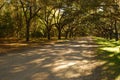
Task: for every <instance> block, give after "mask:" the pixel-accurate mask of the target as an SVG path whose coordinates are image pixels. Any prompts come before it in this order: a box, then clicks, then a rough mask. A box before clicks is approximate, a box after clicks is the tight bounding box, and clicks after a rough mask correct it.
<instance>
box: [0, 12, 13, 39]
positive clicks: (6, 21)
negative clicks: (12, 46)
mask: <svg viewBox="0 0 120 80" xmlns="http://www.w3.org/2000/svg"><path fill="white" fill-rule="evenodd" d="M14 31H15V27H14V22H13V19H12V17H11V14H10V13H9V12H6V13H5V14H4V15H2V16H1V17H0V37H11V36H13V35H14Z"/></svg>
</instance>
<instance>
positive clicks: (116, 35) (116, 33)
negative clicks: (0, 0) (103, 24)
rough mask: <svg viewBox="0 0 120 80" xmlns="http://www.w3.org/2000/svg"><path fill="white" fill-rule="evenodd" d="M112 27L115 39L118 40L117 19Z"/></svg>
mask: <svg viewBox="0 0 120 80" xmlns="http://www.w3.org/2000/svg"><path fill="white" fill-rule="evenodd" d="M114 27H115V40H116V41H118V40H119V38H118V29H117V20H115V24H114Z"/></svg>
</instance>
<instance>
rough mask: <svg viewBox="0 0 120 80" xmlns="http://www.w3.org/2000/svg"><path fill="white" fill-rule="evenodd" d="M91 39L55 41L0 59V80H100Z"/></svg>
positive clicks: (95, 46) (101, 63)
mask: <svg viewBox="0 0 120 80" xmlns="http://www.w3.org/2000/svg"><path fill="white" fill-rule="evenodd" d="M97 47H98V45H96V44H95V43H94V42H93V40H92V38H90V37H84V38H81V39H80V40H66V41H57V42H55V43H52V44H45V45H40V46H38V47H35V48H25V49H22V50H19V51H14V52H11V53H10V54H8V55H4V56H0V80H102V79H101V76H100V74H101V72H100V71H99V66H101V65H103V64H104V63H103V62H101V61H99V60H97V59H96V53H95V52H96V50H97Z"/></svg>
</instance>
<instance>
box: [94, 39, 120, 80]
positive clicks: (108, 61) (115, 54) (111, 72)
mask: <svg viewBox="0 0 120 80" xmlns="http://www.w3.org/2000/svg"><path fill="white" fill-rule="evenodd" d="M95 41H96V43H97V44H99V48H98V52H97V53H98V57H97V58H98V59H99V60H101V61H105V64H103V65H102V66H100V67H99V68H100V70H101V71H102V72H101V75H102V76H104V75H106V77H101V80H120V41H115V40H107V39H104V38H99V37H96V38H95Z"/></svg>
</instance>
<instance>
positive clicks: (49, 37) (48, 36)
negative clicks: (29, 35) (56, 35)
mask: <svg viewBox="0 0 120 80" xmlns="http://www.w3.org/2000/svg"><path fill="white" fill-rule="evenodd" d="M47 39H48V40H50V39H51V36H50V32H48V35H47Z"/></svg>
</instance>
